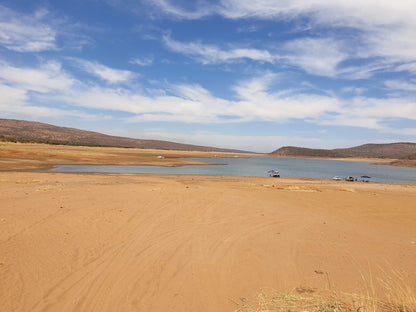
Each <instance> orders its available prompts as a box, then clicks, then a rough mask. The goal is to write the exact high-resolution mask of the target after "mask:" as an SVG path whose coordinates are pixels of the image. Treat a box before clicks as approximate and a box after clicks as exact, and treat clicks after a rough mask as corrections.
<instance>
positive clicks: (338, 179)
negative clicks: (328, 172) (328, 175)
mask: <svg viewBox="0 0 416 312" xmlns="http://www.w3.org/2000/svg"><path fill="white" fill-rule="evenodd" d="M332 180H335V181H341V178H340V177H339V176H335V177H333V178H332Z"/></svg>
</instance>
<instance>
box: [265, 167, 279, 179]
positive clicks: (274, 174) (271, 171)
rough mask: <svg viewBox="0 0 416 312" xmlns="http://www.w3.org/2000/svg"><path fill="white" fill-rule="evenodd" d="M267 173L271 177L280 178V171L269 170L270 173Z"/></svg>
mask: <svg viewBox="0 0 416 312" xmlns="http://www.w3.org/2000/svg"><path fill="white" fill-rule="evenodd" d="M267 173H268V174H269V177H272V178H280V174H279V171H277V170H275V169H272V170H269V171H267Z"/></svg>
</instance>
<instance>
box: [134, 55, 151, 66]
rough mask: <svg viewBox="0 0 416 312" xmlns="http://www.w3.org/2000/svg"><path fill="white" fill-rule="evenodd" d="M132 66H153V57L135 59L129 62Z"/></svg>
mask: <svg viewBox="0 0 416 312" xmlns="http://www.w3.org/2000/svg"><path fill="white" fill-rule="evenodd" d="M129 63H130V64H135V65H139V66H150V65H152V64H153V57H146V58H137V57H136V58H133V59H131V60H130V62H129Z"/></svg>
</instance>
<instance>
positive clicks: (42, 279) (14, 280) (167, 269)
mask: <svg viewBox="0 0 416 312" xmlns="http://www.w3.org/2000/svg"><path fill="white" fill-rule="evenodd" d="M415 203H416V185H412V184H397V185H393V184H378V183H361V182H354V183H348V182H343V181H341V182H335V181H323V180H308V179H290V178H280V179H273V178H255V177H222V176H180V175H128V174H126V175H122V174H69V173H68V174H64V173H47V172H17V171H6V172H0V311H19V312H23V311H28V312H29V311H30V312H32V311H33V312H36V311H62V312H65V311H85V312H87V311H88V312H94V311H97V312H98V311H99V312H102V311H109V312H110V311H111V312H112V311H126V312H129V311H219V312H221V311H224V312H225V311H234V310H236V308H237V304H238V303H241V302H242V301H245V300H246V299H247V300H249V299H250V298H253V297H255V296H256V294H257V293H259V292H260V291H261V290H262V289H276V290H279V291H291V290H293V289H294V288H296V287H306V288H308V289H313V290H314V291H315V292H316V293H321V292H322V293H324V292H326V291H327V290H328V289H329V287H331V289H336V290H337V291H340V292H354V293H360V292H364V293H365V291H366V289H368V286H369V284H372V285H374V286H375V287H376V289H377V291H379V292H383V289H384V288H383V286H382V282H381V281H380V279H383V280H386V279H388V278H393V279H398V280H401V281H400V282H403V283H404V284H405V285H407V286H409V287H410V288H411V289H413V291H415V290H416V266H415V263H416V204H415ZM361 273H363V274H364V275H365V276H366V277H367V278H368V277H369V275H370V274H371V275H372V279H371V282H370V283H369V282H368V281H367V282H366V281H364V280H363V279H362V277H361ZM327 277H329V282H330V286H329V284H328V279H327Z"/></svg>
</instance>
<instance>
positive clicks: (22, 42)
mask: <svg viewBox="0 0 416 312" xmlns="http://www.w3.org/2000/svg"><path fill="white" fill-rule="evenodd" d="M46 15H47V12H46V11H43V10H39V11H36V12H35V13H34V14H33V15H25V14H20V13H17V12H15V11H13V10H10V9H8V8H6V7H4V6H2V5H0V45H3V46H4V47H5V48H6V49H9V50H13V51H17V52H40V51H46V50H56V49H57V46H56V36H57V31H56V29H54V28H53V27H52V26H50V25H48V24H47V23H46V22H45V21H44V19H45V16H46Z"/></svg>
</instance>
